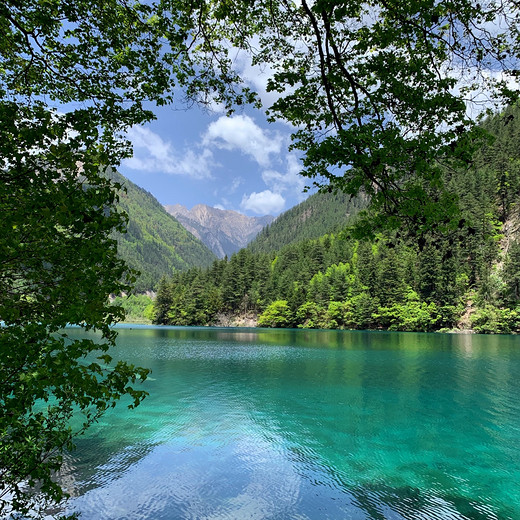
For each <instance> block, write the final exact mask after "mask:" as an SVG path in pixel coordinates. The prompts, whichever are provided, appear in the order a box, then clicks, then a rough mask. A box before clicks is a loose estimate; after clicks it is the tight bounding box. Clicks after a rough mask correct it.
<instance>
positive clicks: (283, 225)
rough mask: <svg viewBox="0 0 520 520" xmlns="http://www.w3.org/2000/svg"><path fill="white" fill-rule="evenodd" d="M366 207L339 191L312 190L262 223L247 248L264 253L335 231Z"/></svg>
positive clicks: (359, 200)
mask: <svg viewBox="0 0 520 520" xmlns="http://www.w3.org/2000/svg"><path fill="white" fill-rule="evenodd" d="M365 207H366V201H365V199H364V198H362V197H356V198H351V197H350V195H346V194H345V193H341V192H338V193H315V194H313V195H311V196H310V197H309V198H307V199H306V200H304V201H303V202H301V203H300V204H298V205H297V206H294V207H293V208H291V209H290V210H288V211H285V212H284V213H282V214H281V215H280V216H279V217H278V218H277V219H276V220H275V221H274V222H273V223H272V224H270V225H268V226H265V227H264V229H263V230H262V231H261V232H260V233H259V234H258V235H257V237H256V238H255V239H254V240H253V241H252V242H251V243H250V244H249V245H248V246H247V247H248V249H249V250H251V251H253V252H255V253H260V252H263V253H267V252H269V251H277V250H278V249H281V248H282V247H283V246H285V245H287V244H291V243H294V242H299V241H301V240H306V239H311V238H319V237H320V236H322V235H324V234H325V233H334V232H336V231H339V230H340V229H342V228H343V227H345V225H346V224H347V223H348V222H349V221H350V220H351V219H352V218H354V217H355V216H356V215H357V214H358V212H359V211H360V210H361V209H363V208H365Z"/></svg>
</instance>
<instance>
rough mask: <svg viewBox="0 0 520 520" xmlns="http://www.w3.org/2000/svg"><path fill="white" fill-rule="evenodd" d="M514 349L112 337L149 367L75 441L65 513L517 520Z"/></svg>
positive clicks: (470, 339)
mask: <svg viewBox="0 0 520 520" xmlns="http://www.w3.org/2000/svg"><path fill="white" fill-rule="evenodd" d="M77 334H79V331H78V332H77ZM519 342H520V338H516V337H512V336H502V337H498V336H494V337H483V336H466V335H460V336H458V335H457V336H449V335H436V334H398V333H378V332H347V331H299V330H290V331H283V330H273V331H271V330H262V329H246V330H244V329H209V328H201V329H190V328H143V327H139V328H133V329H128V328H127V329H122V330H121V332H120V337H119V342H118V347H117V352H116V353H115V354H116V355H117V356H120V357H124V358H125V359H128V360H129V361H131V362H135V363H138V364H140V365H142V366H147V367H150V368H151V369H152V370H153V374H152V377H153V380H151V381H147V382H146V383H145V385H146V389H147V390H148V391H149V392H150V396H149V398H147V399H146V400H145V402H144V403H143V404H142V405H141V406H140V407H138V408H137V409H136V410H133V411H128V410H127V409H125V408H124V407H119V409H116V410H114V411H112V412H111V413H110V414H108V415H107V416H105V417H104V418H103V419H102V421H101V422H100V423H99V424H98V425H96V426H95V428H93V429H92V430H91V431H89V432H88V435H87V436H85V437H83V438H81V439H80V440H79V442H78V449H77V450H76V451H75V452H74V453H72V454H71V455H70V457H69V459H68V460H67V469H66V471H65V472H64V482H65V483H66V485H67V486H68V487H69V489H70V491H71V492H72V495H73V498H72V499H71V500H70V501H69V504H68V506H67V507H68V509H69V511H80V512H82V518H83V519H87V520H89V519H92V520H94V519H96V520H97V519H114V520H115V519H118V520H121V519H143V520H144V519H150V520H158V519H171V520H172V519H188V518H189V519H242V518H248V519H249V518H251V519H267V518H269V519H280V520H281V519H326V518H330V519H344V518H349V519H377V520H380V519H392V520H393V519H450V520H465V519H478V520H481V519H482V520H483V519H487V520H489V519H496V520H499V519H500V520H502V519H511V520H513V519H515V520H517V519H518V518H520V489H519V487H518V482H520V462H519V458H518V450H519V448H520V404H519V400H518V395H519V393H520V349H519Z"/></svg>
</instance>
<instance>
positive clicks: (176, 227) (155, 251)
mask: <svg viewBox="0 0 520 520" xmlns="http://www.w3.org/2000/svg"><path fill="white" fill-rule="evenodd" d="M107 175H109V176H110V177H111V178H112V179H113V180H114V181H116V182H119V183H120V184H122V185H123V186H125V187H126V193H125V192H123V191H122V192H121V193H120V195H119V197H120V201H119V205H120V207H121V208H122V209H123V210H124V211H125V212H126V213H127V214H128V218H129V220H128V227H127V232H126V233H125V234H119V233H118V234H117V235H116V237H115V238H116V239H117V242H118V253H119V255H120V256H121V257H122V258H123V259H124V260H125V261H126V262H127V263H128V265H129V266H130V267H132V268H133V269H137V270H138V271H140V272H141V274H140V275H139V277H138V280H137V282H136V284H135V289H136V291H137V292H143V291H147V290H151V289H153V288H154V287H155V286H156V284H157V283H158V282H159V280H160V279H161V277H162V276H172V275H173V273H174V272H175V271H178V270H179V271H182V270H186V269H189V268H190V267H207V266H209V265H211V263H212V262H213V260H215V255H214V254H213V253H212V252H211V251H210V250H209V249H208V248H207V247H206V246H205V245H204V244H203V243H202V242H201V241H200V240H199V239H197V238H196V237H194V236H193V235H192V234H191V233H189V232H188V231H187V230H186V229H185V228H184V227H183V226H182V225H181V224H180V223H179V222H178V221H177V220H176V219H175V218H174V217H173V216H172V215H170V214H168V213H167V211H166V210H165V209H164V208H163V207H162V205H161V204H160V203H159V201H157V199H156V198H155V197H154V196H153V195H151V194H150V193H148V192H147V191H145V190H143V189H142V188H140V187H139V186H137V185H136V184H134V183H133V182H131V181H129V180H128V179H126V178H125V177H123V176H122V175H121V174H120V173H118V172H116V171H111V172H109V173H107Z"/></svg>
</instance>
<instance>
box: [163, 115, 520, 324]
mask: <svg viewBox="0 0 520 520" xmlns="http://www.w3.org/2000/svg"><path fill="white" fill-rule="evenodd" d="M483 126H484V128H486V129H488V130H489V131H490V132H491V133H492V134H493V136H494V139H491V140H490V142H489V144H488V145H487V146H484V147H483V148H482V149H481V150H480V151H479V153H477V154H476V156H475V157H474V159H473V161H472V162H471V163H470V164H469V165H468V167H466V168H465V169H464V170H461V171H456V172H454V171H450V172H446V182H447V183H448V185H449V187H450V189H451V191H452V192H453V193H454V194H456V195H457V196H458V199H459V202H460V207H461V215H460V221H459V225H458V227H456V228H455V229H452V230H451V231H447V232H446V231H445V232H443V233H442V234H440V233H436V232H433V231H432V232H429V233H425V234H422V235H421V236H419V237H416V239H412V238H410V237H407V238H403V237H401V236H399V233H393V234H391V233H387V234H386V235H379V236H378V238H377V239H376V240H375V241H374V242H362V241H355V240H352V239H345V238H341V237H342V234H341V233H340V234H339V235H338V234H331V233H329V234H326V235H323V236H322V237H320V238H317V239H307V240H300V241H299V242H293V243H290V244H289V245H286V246H284V247H282V248H281V249H279V250H278V251H267V252H256V251H255V247H256V246H254V247H253V246H252V247H250V248H247V249H243V250H241V251H239V252H238V253H237V254H236V255H233V256H232V257H231V259H229V261H225V260H221V261H217V262H215V263H214V264H213V266H212V267H211V268H210V269H208V270H200V269H192V270H189V271H187V272H185V273H179V274H176V275H175V276H174V277H173V278H171V279H170V280H168V281H166V280H163V282H162V283H161V285H160V287H159V292H158V295H157V300H156V304H155V321H156V322H157V323H170V324H179V325H202V324H207V323H215V322H218V320H219V316H222V315H233V314H239V313H250V314H257V315H258V316H259V317H258V323H259V324H260V325H262V326H273V327H313V328H338V327H339V328H342V327H344V328H363V329H365V328H382V329H390V330H410V331H411V330H420V331H432V330H439V329H444V328H447V329H452V328H472V329H473V330H475V331H477V332H517V331H520V236H519V233H520V232H519V229H520V225H519V224H520V218H519V207H518V202H519V201H520V111H519V110H518V108H509V109H507V110H506V111H504V112H503V113H502V114H499V115H496V116H494V117H493V118H490V119H488V120H487V121H486V122H485V123H484V125H483ZM314 198H315V199H318V198H319V197H316V196H315V197H314ZM311 202H313V201H312V200H311ZM300 209H301V208H300ZM302 214H303V213H299V217H297V218H296V221H297V220H298V218H302V217H301V215H302ZM315 215H316V217H315V219H313V218H310V217H308V220H309V219H310V222H313V220H319V217H318V215H317V214H315ZM289 222H291V221H290V220H289ZM294 222H295V221H294V220H293V221H292V224H291V225H292V226H293V227H292V228H291V225H288V226H287V228H286V229H287V230H289V229H292V233H293V234H297V229H296V227H295V225H294ZM272 228H275V224H273V225H272V226H271V229H272ZM338 228H340V225H339V223H338ZM264 236H265V234H264ZM279 236H281V235H279ZM267 238H269V237H267ZM288 238H289V237H287V239H288ZM284 240H285V238H284ZM280 241H281V242H283V240H282V239H280ZM259 249H260V248H259ZM268 249H269V247H266V250H268Z"/></svg>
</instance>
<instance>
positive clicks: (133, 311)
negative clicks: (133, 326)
mask: <svg viewBox="0 0 520 520" xmlns="http://www.w3.org/2000/svg"><path fill="white" fill-rule="evenodd" d="M112 305H116V306H118V307H122V308H123V310H124V313H125V321H126V322H129V323H151V322H152V321H153V319H154V305H153V300H152V298H150V296H147V295H146V294H130V295H129V296H117V297H115V298H114V299H113V301H112Z"/></svg>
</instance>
